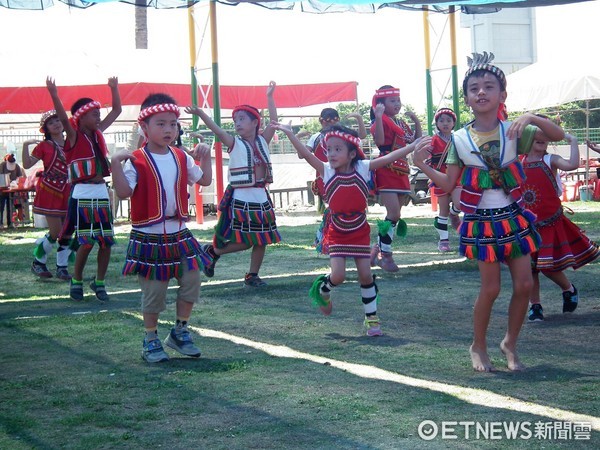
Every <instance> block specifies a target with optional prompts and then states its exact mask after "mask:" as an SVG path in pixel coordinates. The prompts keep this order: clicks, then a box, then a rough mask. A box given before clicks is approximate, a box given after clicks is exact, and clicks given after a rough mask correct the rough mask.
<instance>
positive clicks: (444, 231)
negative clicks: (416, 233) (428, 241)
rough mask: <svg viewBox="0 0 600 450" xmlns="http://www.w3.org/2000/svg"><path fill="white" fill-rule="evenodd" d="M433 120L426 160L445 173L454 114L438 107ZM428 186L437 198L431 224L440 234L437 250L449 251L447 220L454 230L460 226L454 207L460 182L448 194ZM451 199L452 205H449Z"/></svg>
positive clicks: (454, 120)
mask: <svg viewBox="0 0 600 450" xmlns="http://www.w3.org/2000/svg"><path fill="white" fill-rule="evenodd" d="M434 121H435V126H436V128H437V130H438V131H437V133H436V134H435V135H434V136H433V139H432V140H431V145H432V147H433V149H432V152H431V157H430V158H429V160H428V162H429V165H430V166H431V167H433V168H434V169H436V170H439V171H440V172H442V173H446V156H447V153H448V152H447V148H448V143H449V142H450V140H451V138H452V130H453V129H454V125H455V124H456V114H454V111H452V110H451V109H450V108H440V109H438V111H437V112H436V113H435V116H434ZM430 187H431V189H432V190H433V194H434V195H435V196H436V197H437V199H438V208H439V209H438V216H437V217H436V218H435V220H434V222H433V226H434V227H435V229H436V230H437V232H438V234H439V235H440V240H439V242H438V250H439V251H440V252H449V251H451V248H450V241H449V239H448V220H450V224H451V225H452V227H453V228H454V229H455V230H458V227H459V226H460V218H459V217H458V216H459V214H460V209H457V208H456V206H459V205H460V184H458V186H457V189H454V190H453V191H452V192H451V193H450V194H448V193H447V192H446V191H444V190H443V189H440V188H439V187H437V186H436V185H435V184H434V183H431V184H430ZM451 201H452V205H450V202H451Z"/></svg>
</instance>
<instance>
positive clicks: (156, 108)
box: [138, 103, 179, 123]
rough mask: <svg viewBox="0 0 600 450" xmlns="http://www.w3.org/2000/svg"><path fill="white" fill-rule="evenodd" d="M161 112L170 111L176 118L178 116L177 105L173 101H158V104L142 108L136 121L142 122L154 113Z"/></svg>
mask: <svg viewBox="0 0 600 450" xmlns="http://www.w3.org/2000/svg"><path fill="white" fill-rule="evenodd" d="M163 112H172V113H174V114H175V116H177V118H179V106H177V105H176V104H174V103H160V104H158V105H152V106H148V107H147V108H144V109H142V110H141V111H140V114H139V115H138V123H141V122H143V121H144V120H146V119H147V118H148V117H150V116H153V115H154V114H158V113H163Z"/></svg>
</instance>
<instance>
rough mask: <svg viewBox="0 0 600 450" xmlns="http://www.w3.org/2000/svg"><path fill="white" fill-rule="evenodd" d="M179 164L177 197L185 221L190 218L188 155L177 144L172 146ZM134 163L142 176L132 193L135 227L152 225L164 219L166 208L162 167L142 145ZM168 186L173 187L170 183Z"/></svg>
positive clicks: (139, 177)
mask: <svg viewBox="0 0 600 450" xmlns="http://www.w3.org/2000/svg"><path fill="white" fill-rule="evenodd" d="M169 149H170V150H171V154H172V155H173V157H174V159H175V165H176V166H177V177H176V180H177V184H176V186H175V187H176V189H175V199H176V202H177V212H176V216H175V217H177V218H178V219H179V220H180V221H181V222H186V221H187V220H188V190H187V189H188V188H187V186H188V173H187V159H186V154H185V153H184V152H183V151H182V150H180V149H178V148H174V147H169ZM133 156H135V158H136V159H135V161H133V166H134V167H135V170H136V172H137V175H138V180H137V186H136V187H135V189H134V191H133V195H132V196H131V223H132V225H134V226H138V227H139V226H148V225H154V224H157V223H161V222H164V221H165V220H166V217H165V207H166V201H167V197H166V191H165V186H163V185H162V181H161V178H160V175H159V170H158V167H156V163H155V162H154V159H152V156H151V154H150V153H149V152H147V151H146V150H144V149H143V148H139V149H137V150H136V151H134V152H133ZM167 189H172V187H169V186H167Z"/></svg>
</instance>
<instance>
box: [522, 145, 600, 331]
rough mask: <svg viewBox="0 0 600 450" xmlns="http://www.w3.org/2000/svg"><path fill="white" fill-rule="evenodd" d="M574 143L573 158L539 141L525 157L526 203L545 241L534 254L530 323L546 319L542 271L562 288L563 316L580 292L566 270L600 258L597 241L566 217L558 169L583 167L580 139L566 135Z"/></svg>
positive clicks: (524, 195)
mask: <svg viewBox="0 0 600 450" xmlns="http://www.w3.org/2000/svg"><path fill="white" fill-rule="evenodd" d="M565 140H566V141H567V142H568V143H569V144H571V154H570V156H569V159H564V158H562V157H561V156H559V155H551V154H548V152H547V150H548V141H545V140H539V139H536V140H535V141H534V142H533V144H532V146H531V150H530V151H529V154H527V155H526V156H524V157H523V158H522V164H523V169H524V170H525V175H526V176H527V178H526V181H525V184H524V186H523V200H524V201H525V204H526V205H527V208H529V209H530V210H531V211H532V212H533V213H534V214H535V215H536V222H535V226H536V228H537V230H538V232H539V233H540V236H541V238H542V244H541V245H540V248H539V250H538V251H537V252H536V253H534V254H533V255H532V266H533V290H532V293H531V299H530V303H531V306H530V308H529V315H528V321H529V322H537V321H542V320H544V314H543V309H542V304H541V300H540V280H539V273H540V272H542V274H544V275H545V276H546V277H548V278H549V279H551V280H552V281H553V282H554V283H556V284H557V285H558V286H559V287H560V288H561V289H562V297H563V313H566V312H573V311H575V309H576V308H577V304H578V301H579V293H578V292H577V289H576V288H575V286H574V285H573V284H572V283H571V282H570V281H569V279H568V278H567V276H566V275H565V272H564V271H565V269H567V268H569V267H572V268H573V269H579V268H580V267H582V266H584V265H585V264H587V263H589V262H592V261H594V260H595V259H597V258H598V256H600V250H599V249H598V245H597V244H596V243H595V242H592V241H590V240H589V239H588V238H587V236H586V235H585V234H584V233H583V231H582V230H581V229H580V228H579V227H578V226H577V225H575V224H574V223H573V222H571V221H570V220H569V219H567V217H566V216H565V215H564V211H563V207H562V204H561V201H560V196H561V194H562V187H561V181H560V177H559V176H558V174H557V170H558V169H560V170H565V171H566V170H574V169H576V168H577V167H579V146H578V145H577V138H576V137H574V136H571V135H570V134H565Z"/></svg>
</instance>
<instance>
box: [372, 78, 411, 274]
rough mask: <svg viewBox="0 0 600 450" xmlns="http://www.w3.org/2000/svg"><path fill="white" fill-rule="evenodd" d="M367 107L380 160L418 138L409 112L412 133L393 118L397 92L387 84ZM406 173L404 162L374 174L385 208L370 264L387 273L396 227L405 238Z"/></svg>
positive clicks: (394, 269) (392, 267)
mask: <svg viewBox="0 0 600 450" xmlns="http://www.w3.org/2000/svg"><path fill="white" fill-rule="evenodd" d="M371 105H372V108H371V134H372V135H373V138H374V140H375V144H376V145H377V147H378V148H379V155H380V157H382V156H385V155H387V154H388V153H389V152H391V151H393V150H395V149H397V148H402V147H404V146H405V145H407V144H409V143H410V142H413V141H414V140H415V139H416V138H419V137H421V123H420V122H419V119H418V118H417V116H416V115H415V114H414V113H413V112H410V111H409V112H407V113H406V115H407V116H408V117H409V118H410V120H412V121H413V123H414V124H415V131H414V133H413V132H412V131H411V129H410V127H409V126H408V124H407V123H406V122H404V121H403V120H402V119H398V118H397V117H396V116H397V115H398V113H399V112H400V108H401V107H402V102H401V101H400V90H399V89H397V88H394V87H392V86H389V85H386V86H382V87H380V88H379V89H378V90H377V91H376V92H375V95H374V96H373V101H372V103H371ZM409 173H410V167H409V165H408V161H406V160H405V159H400V160H396V161H393V162H392V163H390V164H388V165H387V166H385V167H381V168H379V169H378V170H377V172H375V188H376V190H377V193H378V194H379V201H380V203H382V204H383V206H385V210H386V216H385V220H382V221H379V222H378V223H377V228H378V230H379V234H378V238H377V241H378V242H377V245H374V246H373V249H372V252H371V265H373V266H374V265H378V266H379V267H381V268H382V269H383V270H385V271H387V272H397V271H398V266H397V265H396V263H395V261H394V258H393V256H392V241H393V239H394V234H395V233H396V227H398V230H397V232H398V235H400V236H404V235H406V223H405V222H404V221H403V220H401V219H400V211H401V209H402V206H403V205H404V203H405V200H406V195H407V194H409V193H410V180H409V179H408V175H409Z"/></svg>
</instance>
